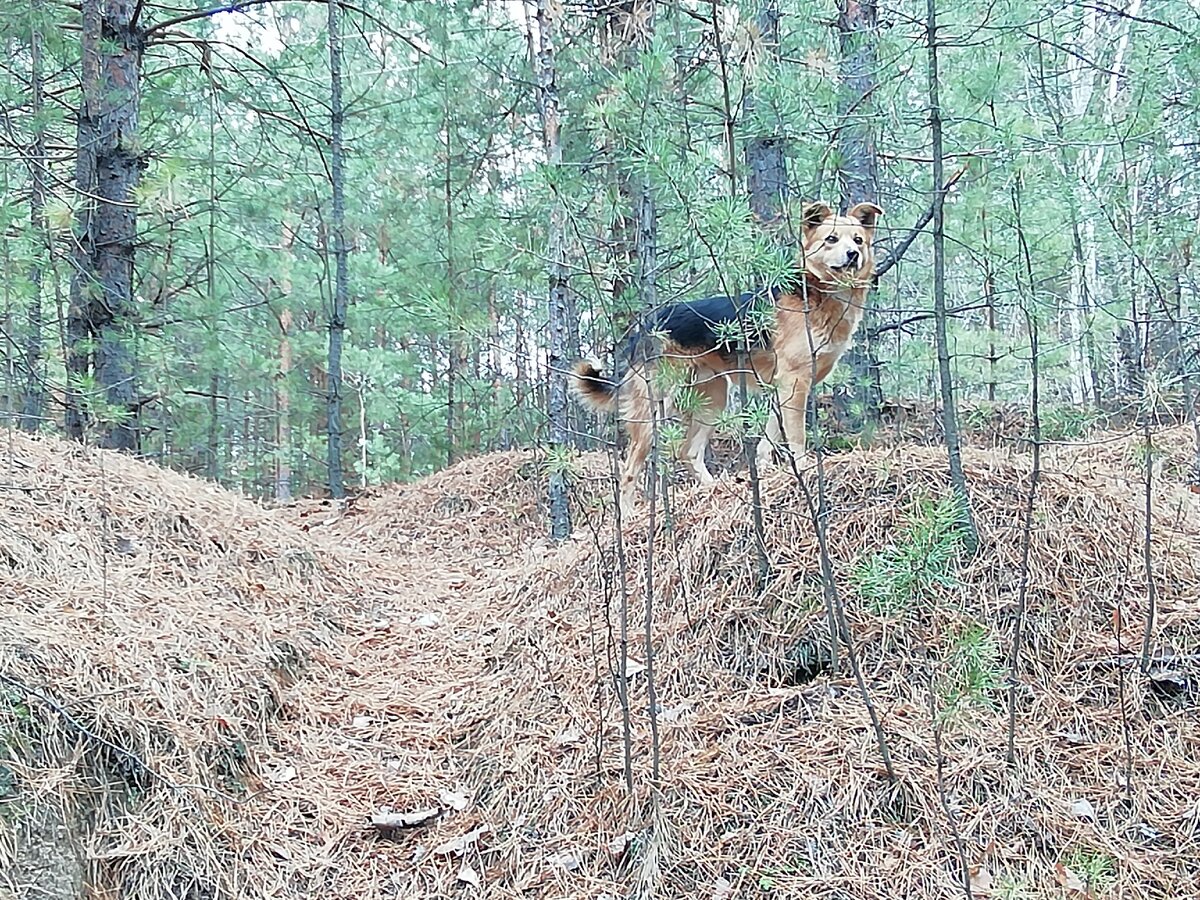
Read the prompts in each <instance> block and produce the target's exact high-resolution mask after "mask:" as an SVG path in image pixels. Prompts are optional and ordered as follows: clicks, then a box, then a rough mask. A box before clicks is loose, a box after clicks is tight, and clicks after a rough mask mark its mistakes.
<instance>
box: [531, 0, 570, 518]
mask: <svg viewBox="0 0 1200 900" xmlns="http://www.w3.org/2000/svg"><path fill="white" fill-rule="evenodd" d="M560 12H561V6H560V4H559V3H558V2H557V0H538V4H537V23H538V54H537V56H538V66H537V83H538V100H539V104H538V105H539V107H540V112H541V117H542V134H543V138H544V141H545V147H546V164H547V166H548V168H549V169H550V171H551V173H552V175H551V177H552V179H555V183H557V176H558V173H559V172H561V170H562V143H561V140H560V137H559V133H558V126H559V115H558V86H557V83H556V78H557V70H556V62H555V55H554V54H555V42H556V41H557V39H558V15H559V14H560ZM566 230H567V211H566V207H565V204H564V203H563V200H562V196H561V194H559V192H558V191H557V190H555V191H554V202H553V205H552V206H551V209H550V222H549V228H548V230H547V243H548V245H549V247H548V254H547V256H548V258H549V265H548V270H549V271H548V273H547V275H548V278H547V281H548V287H549V325H550V336H549V337H550V340H549V348H548V358H547V366H546V368H547V380H548V386H547V410H548V413H549V417H550V452H551V454H552V455H554V456H558V455H560V454H562V453H563V452H565V450H566V448H567V446H568V440H569V434H568V427H569V424H568V409H567V379H566V365H567V359H566V352H567V348H568V347H569V346H570V330H571V325H570V321H569V314H568V313H569V310H568V300H567V290H568V284H567V258H566ZM553 462H554V463H555V465H552V466H551V470H550V479H549V481H550V484H549V501H550V536H551V537H552V538H553V539H555V540H563V539H565V538H567V537H568V536H570V534H571V510H570V506H569V504H568V497H567V482H566V477H565V473H564V472H563V471H562V468H561V460H559V459H555V460H554V461H553Z"/></svg>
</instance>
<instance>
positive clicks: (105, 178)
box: [89, 0, 143, 451]
mask: <svg viewBox="0 0 1200 900" xmlns="http://www.w3.org/2000/svg"><path fill="white" fill-rule="evenodd" d="M139 6H140V4H139V3H137V2H135V0H107V3H106V4H105V16H104V22H103V26H102V28H103V41H102V42H101V53H102V57H101V82H100V92H99V97H100V113H99V116H98V117H97V128H96V133H95V139H96V194H97V205H96V242H95V244H94V245H93V247H92V252H93V257H92V260H93V267H92V270H91V271H92V274H93V276H94V279H95V290H96V293H97V296H95V297H94V298H93V300H92V302H91V303H90V304H89V306H90V309H91V315H90V320H91V322H90V325H91V330H92V337H93V340H94V341H95V343H96V348H95V356H94V359H93V363H92V366H93V374H94V375H95V379H96V384H97V387H98V388H100V389H102V390H103V391H104V397H105V401H106V402H107V405H108V409H109V413H108V416H107V418H110V419H111V421H109V422H106V423H105V426H104V427H103V428H102V430H101V444H102V446H105V447H109V448H112V449H116V450H130V451H133V450H137V449H138V444H139V429H138V421H137V420H138V410H139V403H138V396H137V372H136V370H135V367H136V361H135V358H134V355H133V352H132V350H131V347H130V345H131V343H132V341H133V338H134V332H133V319H134V316H135V311H134V309H133V257H134V247H135V244H136V241H137V206H136V203H137V199H136V192H137V187H138V184H139V182H140V180H141V169H142V166H141V150H140V136H139V134H138V110H139V105H140V85H139V78H140V77H141V63H142V46H143V42H142V36H141V34H140V33H139V32H138V31H137V28H136V27H135V25H134V21H133V18H134V14H135V10H136V9H137V8H138V7H139Z"/></svg>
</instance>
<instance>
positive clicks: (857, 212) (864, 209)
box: [846, 203, 883, 231]
mask: <svg viewBox="0 0 1200 900" xmlns="http://www.w3.org/2000/svg"><path fill="white" fill-rule="evenodd" d="M846 215H848V216H849V217H850V218H851V219H858V221H860V222H862V226H863V228H865V229H867V231H873V230H874V229H875V220H876V219H878V218H879V217H880V216H882V215H883V210H882V209H880V208H879V207H878V206H876V205H875V204H874V203H858V204H856V205H854V206H852V207H850V208H849V209H848V210H846Z"/></svg>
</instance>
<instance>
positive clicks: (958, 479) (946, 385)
mask: <svg viewBox="0 0 1200 900" xmlns="http://www.w3.org/2000/svg"><path fill="white" fill-rule="evenodd" d="M925 28H926V31H925V35H926V40H927V42H928V47H929V130H930V137H931V143H932V145H933V146H932V155H933V191H934V202H933V314H934V333H935V337H936V343H937V358H938V385H939V388H940V391H941V401H942V428H943V430H944V431H945V436H946V451H947V454H948V455H949V458H950V481H951V484H952V485H953V488H954V492H955V494H957V496H958V501H959V513H960V515H961V517H962V520H961V521H962V526H963V530H964V532H965V535H966V542H967V546H968V548H969V550H970V552H974V550H975V548H976V547H977V546H978V545H979V532H978V531H977V529H976V527H975V517H974V515H973V514H972V512H971V501H970V498H969V496H968V494H967V477H966V474H965V473H964V471H963V464H962V449H961V446H960V444H959V433H958V411H957V408H956V406H955V401H954V375H953V370H952V369H951V366H950V344H949V340H948V338H947V336H946V221H945V205H946V176H945V171H944V160H943V151H942V107H941V103H940V101H939V99H938V87H939V85H938V43H937V40H938V39H937V0H926V23H925Z"/></svg>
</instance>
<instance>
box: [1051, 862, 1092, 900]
mask: <svg viewBox="0 0 1200 900" xmlns="http://www.w3.org/2000/svg"><path fill="white" fill-rule="evenodd" d="M1054 880H1055V881H1057V882H1058V883H1059V884H1060V885H1061V886H1062V887H1063V888H1064V889H1065V890H1066V891H1068V892H1073V893H1076V894H1082V895H1083V896H1085V897H1086V896H1087V884H1086V883H1085V882H1084V880H1083V879H1082V878H1080V877H1079V876H1078V875H1076V874H1075V873H1074V872H1072V871H1071V870H1070V869H1068V868H1067V867H1066V866H1064V865H1063V864H1062V863H1055V864H1054Z"/></svg>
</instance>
